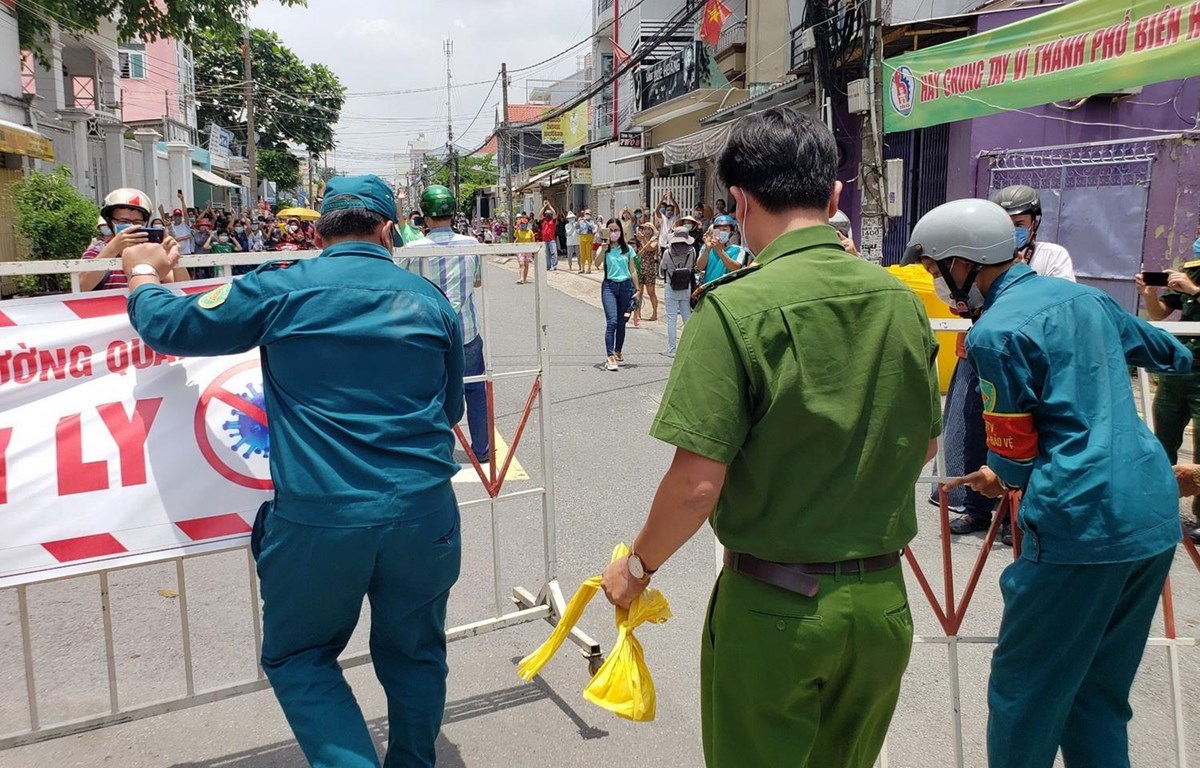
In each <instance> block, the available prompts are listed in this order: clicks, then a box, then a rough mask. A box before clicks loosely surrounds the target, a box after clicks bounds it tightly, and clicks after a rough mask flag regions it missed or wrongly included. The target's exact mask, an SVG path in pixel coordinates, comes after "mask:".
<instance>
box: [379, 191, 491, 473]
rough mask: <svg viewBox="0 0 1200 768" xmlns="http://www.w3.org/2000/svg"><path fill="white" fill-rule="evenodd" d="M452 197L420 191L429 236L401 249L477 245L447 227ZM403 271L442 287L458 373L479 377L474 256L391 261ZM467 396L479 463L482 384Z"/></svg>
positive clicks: (486, 440) (487, 439)
mask: <svg viewBox="0 0 1200 768" xmlns="http://www.w3.org/2000/svg"><path fill="white" fill-rule="evenodd" d="M457 207H458V206H457V205H456V204H455V200H454V193H453V192H451V191H450V190H449V189H448V188H446V187H443V186H441V185H440V184H434V185H432V186H430V187H428V188H427V189H426V190H425V191H424V192H422V193H421V212H422V213H423V214H425V221H426V222H427V223H428V224H429V233H428V234H426V235H425V237H422V238H420V239H419V240H413V241H412V242H410V243H406V244H405V247H407V248H417V247H426V246H431V245H457V246H477V245H479V241H478V240H476V239H475V238H473V237H470V236H469V235H460V234H458V233H456V232H455V231H454V230H453V229H452V228H451V226H450V223H451V221H452V217H453V216H454V212H455V210H456V209H457ZM396 263H397V264H399V265H400V266H401V267H403V268H404V269H407V270H408V271H410V272H415V273H417V274H418V275H420V276H422V277H424V278H427V279H429V280H432V281H433V282H434V284H435V285H437V286H438V287H439V288H441V289H442V293H444V294H446V298H447V299H449V300H450V306H452V307H454V311H455V312H457V313H458V317H459V320H460V321H462V338H463V353H464V355H465V356H466V361H465V368H464V373H465V375H467V376H479V375H481V374H482V373H483V372H484V368H485V366H484V360H483V334H482V333H480V327H479V319H478V317H477V316H476V314H475V289H476V288H478V287H479V286H480V285H481V284H482V281H481V275H480V268H481V266H480V259H479V257H478V256H433V257H430V258H426V259H421V258H415V257H414V258H400V259H398V260H397V262H396ZM463 389H464V390H465V392H466V395H467V426H468V427H469V428H470V431H471V452H472V453H474V454H475V458H477V459H478V460H479V461H481V462H484V463H487V462H488V461H491V456H490V454H489V451H490V450H491V437H492V436H491V434H490V428H489V426H488V412H487V389H486V387H485V385H484V383H483V382H482V381H476V382H472V383H470V384H467V385H465V386H464V387H463Z"/></svg>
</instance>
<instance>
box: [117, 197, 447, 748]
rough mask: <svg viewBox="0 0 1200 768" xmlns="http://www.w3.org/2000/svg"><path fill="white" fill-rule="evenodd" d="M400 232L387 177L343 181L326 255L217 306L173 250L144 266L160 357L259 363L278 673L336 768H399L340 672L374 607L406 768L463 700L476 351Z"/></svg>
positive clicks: (150, 251)
mask: <svg viewBox="0 0 1200 768" xmlns="http://www.w3.org/2000/svg"><path fill="white" fill-rule="evenodd" d="M395 217H396V204H395V200H394V199H393V197H392V192H391V190H390V189H389V188H388V186H387V184H386V183H384V182H383V180H382V179H380V178H379V177H377V176H358V177H338V178H334V179H331V180H330V181H329V183H328V186H327V187H326V190H325V197H324V205H323V210H322V216H321V219H320V221H319V222H318V224H317V245H318V247H320V248H322V249H323V252H322V253H321V255H320V256H319V257H317V258H314V259H303V260H300V261H291V262H289V261H282V262H272V263H268V264H264V265H262V266H261V267H259V268H258V269H256V270H254V271H253V272H251V273H249V274H247V275H245V276H244V277H241V278H239V279H237V280H234V281H233V282H232V283H229V284H226V285H223V286H221V287H220V288H218V289H216V290H214V291H212V292H210V293H207V294H204V295H202V296H177V295H174V294H172V293H171V292H169V291H167V290H166V289H164V288H163V287H161V285H160V284H159V283H160V282H161V279H162V276H163V275H165V274H166V273H167V272H168V271H169V269H170V267H171V265H172V263H174V261H175V260H177V259H178V247H177V245H176V243H175V242H174V241H173V240H170V239H168V240H167V241H165V242H164V243H163V244H162V245H159V244H154V243H148V244H146V245H144V246H142V247H140V248H128V249H126V251H125V254H124V260H125V267H126V269H127V270H128V274H129V276H130V281H129V287H130V291H131V292H130V295H129V319H130V321H131V322H132V323H133V326H134V328H135V329H137V331H138V333H139V334H140V335H141V337H142V339H143V340H144V341H145V342H146V343H147V344H149V345H150V346H151V347H152V348H153V349H155V350H157V351H159V352H163V353H167V354H174V355H223V354H232V353H236V352H243V351H245V350H248V349H252V348H254V347H256V346H257V347H259V350H260V356H261V359H262V372H263V389H264V392H265V397H266V413H267V416H268V417H269V423H268V425H267V428H268V430H269V434H270V442H271V450H270V462H271V478H272V480H273V482H274V485H275V498H274V500H273V501H271V502H268V503H266V504H264V505H263V506H262V508H261V509H260V510H259V512H258V517H257V518H256V520H255V523H254V532H253V534H252V535H251V549H252V551H253V553H254V556H255V558H256V560H257V563H258V575H259V579H260V582H261V591H262V599H263V647H262V667H263V671H264V672H265V673H266V675H267V678H268V679H269V680H270V681H271V685H272V686H273V687H274V689H275V695H276V697H277V698H278V699H279V704H280V707H281V708H282V709H283V712H284V714H285V715H286V716H287V719H288V723H289V724H290V725H291V727H292V730H293V732H294V733H295V734H296V739H297V741H298V742H299V743H300V747H301V749H303V751H304V755H305V757H307V758H308V761H309V762H310V763H311V764H312V765H313V766H317V768H377V766H378V765H379V762H378V759H377V757H376V752H375V745H374V743H373V742H372V740H371V735H370V733H369V731H368V730H367V725H366V722H365V721H364V719H363V715H362V712H361V711H360V710H359V707H358V704H357V702H356V701H355V699H354V695H353V693H352V692H351V690H350V687H349V686H348V685H347V684H346V680H345V678H344V677H343V675H342V671H341V669H340V667H339V666H338V662H337V659H338V655H339V654H340V653H341V652H342V650H343V649H344V648H345V647H346V643H347V642H348V641H349V639H350V635H351V633H353V631H354V626H355V624H357V622H358V617H359V613H360V611H361V610H362V600H363V596H364V595H365V596H366V597H368V598H369V599H370V601H371V641H370V643H371V654H372V658H373V660H374V664H375V674H376V676H377V677H378V678H379V681H380V682H381V683H382V684H383V687H384V691H385V692H386V694H387V699H388V720H389V734H388V756H387V764H389V765H405V766H432V765H433V764H434V759H435V753H434V740H435V739H436V738H437V732H438V729H439V727H440V725H441V719H442V711H443V709H444V703H445V696H446V671H447V667H446V636H445V619H446V600H447V597H448V595H449V591H450V587H451V586H452V585H453V584H454V582H455V581H456V580H457V578H458V573H459V560H460V546H461V545H460V540H459V530H458V507H457V504H456V502H455V498H454V491H453V489H452V487H451V485H450V479H451V477H453V475H454V474H455V472H456V471H457V470H458V465H457V463H455V462H454V461H453V458H452V455H453V451H454V434H453V431H452V429H453V426H454V425H455V424H457V423H458V421H459V419H461V418H462V413H463V390H462V379H463V350H462V337H461V332H460V330H459V319H458V315H457V314H456V313H455V312H454V308H453V307H451V305H450V302H449V301H447V300H446V297H445V296H443V295H442V293H441V292H440V291H439V290H438V289H437V288H436V287H435V286H433V285H432V284H430V283H429V282H428V281H426V280H423V279H421V278H420V277H417V276H416V275H413V274H411V273H409V272H407V271H405V270H402V269H398V268H397V267H396V266H395V264H393V263H392V246H393V244H394V243H393V231H394V228H393V225H392V220H393V219H395Z"/></svg>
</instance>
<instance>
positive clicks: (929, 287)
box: [887, 264, 958, 395]
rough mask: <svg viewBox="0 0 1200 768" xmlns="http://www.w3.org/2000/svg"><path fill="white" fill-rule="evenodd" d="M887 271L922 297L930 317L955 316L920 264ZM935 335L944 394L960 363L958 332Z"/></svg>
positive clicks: (939, 379) (940, 379)
mask: <svg viewBox="0 0 1200 768" xmlns="http://www.w3.org/2000/svg"><path fill="white" fill-rule="evenodd" d="M887 271H888V272H891V273H892V274H893V275H895V276H896V277H897V278H899V279H900V281H901V282H902V283H904V284H905V285H907V286H908V287H909V288H911V289H912V290H913V292H914V293H916V294H917V296H919V297H920V298H921V301H922V302H923V303H924V304H925V314H927V315H929V316H930V317H948V318H954V317H955V315H954V313H953V312H951V311H950V307H948V306H946V302H944V301H942V300H941V299H939V298H938V295H937V293H936V292H934V290H933V277H932V276H930V274H929V273H928V272H926V271H925V268H924V267H922V266H921V265H920V264H910V265H909V266H907V267H888V268H887ZM934 335H935V336H937V342H938V383H939V384H940V385H941V387H942V394H943V395H944V394H946V390H947V389H949V388H950V377H951V376H953V375H954V366H955V365H957V364H958V355H957V354H956V353H955V351H954V350H955V347H956V343H957V341H958V339H957V337H958V334H957V333H950V332H942V333H937V334H934Z"/></svg>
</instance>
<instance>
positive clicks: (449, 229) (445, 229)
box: [429, 224, 454, 235]
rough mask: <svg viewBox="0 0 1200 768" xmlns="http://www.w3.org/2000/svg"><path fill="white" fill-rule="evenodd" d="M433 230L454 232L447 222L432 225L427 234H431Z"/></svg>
mask: <svg viewBox="0 0 1200 768" xmlns="http://www.w3.org/2000/svg"><path fill="white" fill-rule="evenodd" d="M434 232H451V233H452V232H454V227H452V226H450V225H449V224H447V225H446V226H444V227H433V228H432V229H430V230H429V234H431V235H432V234H433V233H434Z"/></svg>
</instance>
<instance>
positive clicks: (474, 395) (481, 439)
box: [463, 336, 492, 461]
mask: <svg viewBox="0 0 1200 768" xmlns="http://www.w3.org/2000/svg"><path fill="white" fill-rule="evenodd" d="M483 370H484V367H483V336H476V337H475V338H474V339H472V340H471V341H468V342H467V343H466V344H464V345H463V375H464V376H479V375H480V374H482V373H483ZM463 390H464V392H465V393H466V399H467V427H468V429H469V430H470V432H471V452H472V453H474V454H475V458H477V459H479V460H480V461H487V460H488V451H489V449H490V448H491V445H492V435H491V432H490V431H489V429H488V412H487V387H486V386H485V385H484V383H483V382H482V381H477V382H475V383H473V384H466V385H464V386H463Z"/></svg>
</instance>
